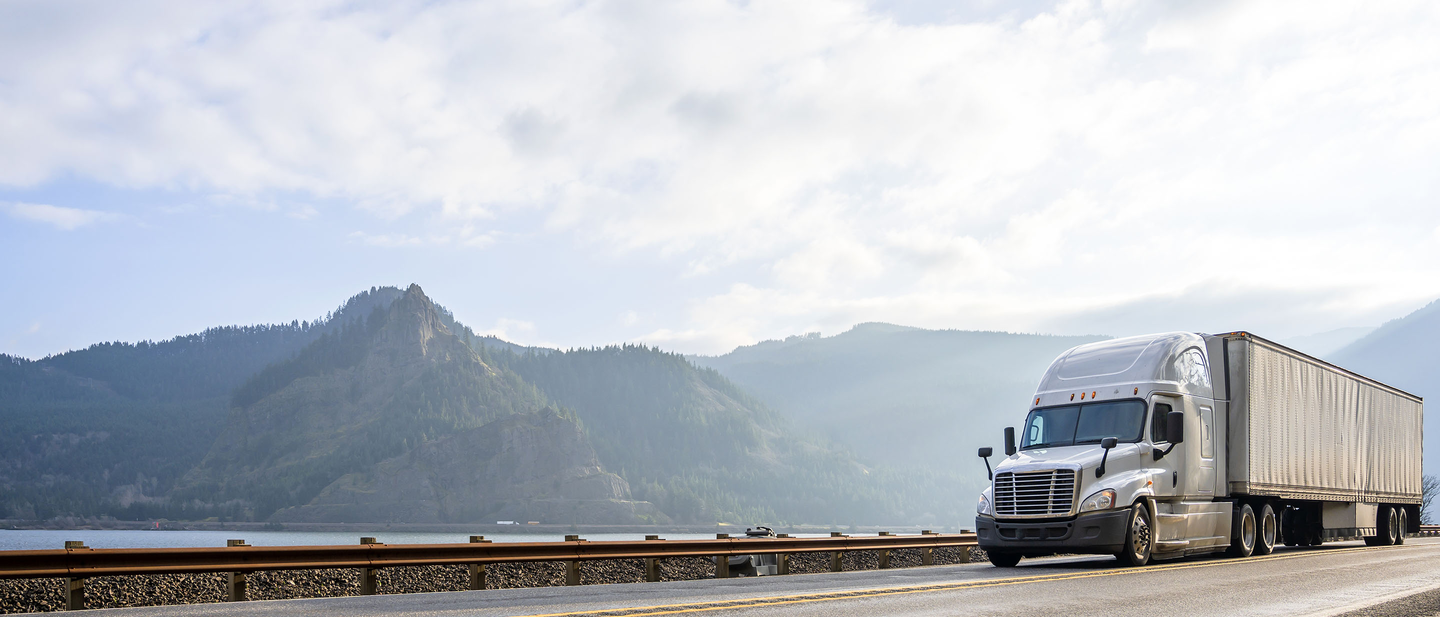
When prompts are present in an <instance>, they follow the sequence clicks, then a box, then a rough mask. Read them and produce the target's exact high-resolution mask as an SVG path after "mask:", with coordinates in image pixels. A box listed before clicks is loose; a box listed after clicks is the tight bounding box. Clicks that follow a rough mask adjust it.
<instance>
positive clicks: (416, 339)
mask: <svg viewBox="0 0 1440 617" xmlns="http://www.w3.org/2000/svg"><path fill="white" fill-rule="evenodd" d="M450 334H451V332H450V329H449V328H447V327H445V323H444V321H443V320H442V319H440V310H439V309H438V308H436V307H435V302H434V301H432V300H430V298H429V297H428V296H426V295H425V292H424V291H423V290H421V289H420V286H419V285H417V284H414V283H412V284H411V285H410V287H409V288H408V289H406V290H405V295H403V296H401V297H400V299H398V300H396V301H395V302H394V303H393V304H391V305H390V310H389V313H388V315H387V318H386V321H385V327H384V328H381V330H380V332H379V333H378V334H377V336H376V339H375V346H376V348H377V349H385V350H390V351H394V352H399V354H400V355H401V357H404V356H427V355H429V354H430V352H431V349H430V347H431V341H433V340H434V339H435V338H436V337H445V338H450Z"/></svg>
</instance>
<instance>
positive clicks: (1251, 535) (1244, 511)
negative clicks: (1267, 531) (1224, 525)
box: [1229, 504, 1255, 557]
mask: <svg viewBox="0 0 1440 617" xmlns="http://www.w3.org/2000/svg"><path fill="white" fill-rule="evenodd" d="M1230 538H1231V540H1230V551H1229V553H1230V556H1231V557H1249V556H1250V554H1251V553H1253V552H1255V511H1254V510H1252V509H1250V504H1240V507H1239V508H1238V509H1237V510H1235V518H1234V519H1233V522H1232V523H1231V536H1230Z"/></svg>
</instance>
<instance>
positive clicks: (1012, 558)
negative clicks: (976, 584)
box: [985, 551, 1020, 568]
mask: <svg viewBox="0 0 1440 617" xmlns="http://www.w3.org/2000/svg"><path fill="white" fill-rule="evenodd" d="M985 554H986V555H987V556H989V557H990V563H992V564H994V565H995V567H997V568H1013V567H1015V565H1016V564H1018V563H1020V554H1019V553H1001V552H999V551H985Z"/></svg>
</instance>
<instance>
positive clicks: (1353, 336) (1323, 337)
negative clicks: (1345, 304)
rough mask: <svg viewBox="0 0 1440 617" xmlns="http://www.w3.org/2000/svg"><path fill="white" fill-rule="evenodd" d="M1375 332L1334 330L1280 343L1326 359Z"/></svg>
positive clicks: (1360, 328) (1373, 329)
mask: <svg viewBox="0 0 1440 617" xmlns="http://www.w3.org/2000/svg"><path fill="white" fill-rule="evenodd" d="M1374 331H1375V328H1366V327H1358V326H1357V327H1350V328H1336V329H1334V330H1327V331H1325V332H1317V333H1315V334H1307V335H1305V336H1292V337H1290V338H1287V339H1280V340H1279V341H1278V342H1279V343H1280V344H1281V345H1284V346H1286V347H1289V348H1291V349H1297V350H1299V351H1303V352H1305V353H1307V354H1310V355H1312V356H1315V357H1317V358H1324V357H1327V356H1329V355H1330V354H1332V353H1335V352H1336V351H1339V350H1341V349H1343V348H1344V347H1345V346H1346V345H1349V344H1350V343H1354V342H1355V341H1358V340H1360V339H1362V338H1365V335H1367V334H1370V333H1371V332H1374Z"/></svg>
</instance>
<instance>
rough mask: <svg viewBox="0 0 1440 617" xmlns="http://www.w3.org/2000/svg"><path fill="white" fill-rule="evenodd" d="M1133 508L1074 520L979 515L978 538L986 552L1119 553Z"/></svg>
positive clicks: (1089, 514) (1026, 553)
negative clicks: (1011, 518)
mask: <svg viewBox="0 0 1440 617" xmlns="http://www.w3.org/2000/svg"><path fill="white" fill-rule="evenodd" d="M1129 522H1130V510H1129V509H1128V508H1124V509H1119V510H1107V511H1105V512H1089V513H1086V514H1081V515H1080V516H1077V517H1075V518H1072V519H1063V520H1050V521H1044V522H1038V521H1031V522H1021V521H997V520H995V519H993V518H991V517H989V516H977V517H975V538H976V540H977V542H978V543H979V544H980V548H982V549H985V550H986V551H992V550H993V551H997V552H1006V553H1019V554H1021V555H1025V556H1027V557H1039V556H1041V555H1053V554H1055V553H1100V554H1108V553H1118V552H1120V550H1121V549H1122V548H1124V546H1125V532H1126V525H1127V524H1129Z"/></svg>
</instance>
